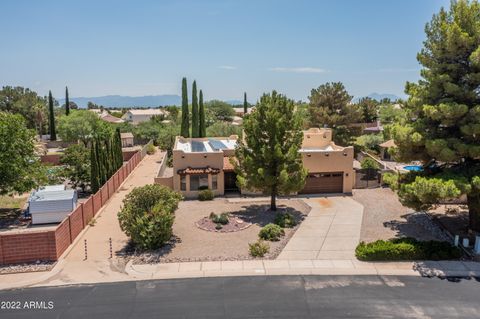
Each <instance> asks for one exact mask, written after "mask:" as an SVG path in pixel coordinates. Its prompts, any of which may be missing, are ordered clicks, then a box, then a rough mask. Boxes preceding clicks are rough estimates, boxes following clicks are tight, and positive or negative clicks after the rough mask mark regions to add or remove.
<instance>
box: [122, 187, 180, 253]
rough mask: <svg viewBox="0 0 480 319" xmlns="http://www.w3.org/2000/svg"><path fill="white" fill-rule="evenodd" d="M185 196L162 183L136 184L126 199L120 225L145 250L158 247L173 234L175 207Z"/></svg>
mask: <svg viewBox="0 0 480 319" xmlns="http://www.w3.org/2000/svg"><path fill="white" fill-rule="evenodd" d="M181 199H182V195H180V194H179V193H177V192H174V191H172V190H171V189H170V188H168V187H165V186H162V185H157V184H154V185H146V186H143V187H136V188H134V189H133V190H132V192H130V194H128V195H127V196H126V197H125V199H124V200H123V208H122V210H121V211H120V212H119V213H118V220H119V222H120V228H121V229H122V230H123V231H124V232H125V233H126V234H127V236H129V237H130V239H131V240H132V242H133V243H134V244H135V245H137V246H138V247H140V248H142V249H156V248H159V247H160V246H162V245H163V244H164V243H165V242H166V241H168V240H169V239H170V237H171V236H172V226H173V221H174V218H175V215H174V213H175V210H176V209H177V207H178V202H179V201H180V200H181Z"/></svg>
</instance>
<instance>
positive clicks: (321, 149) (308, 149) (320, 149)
mask: <svg viewBox="0 0 480 319" xmlns="http://www.w3.org/2000/svg"><path fill="white" fill-rule="evenodd" d="M338 150H339V149H335V148H333V146H332V145H327V146H324V147H305V148H302V149H300V151H299V152H301V153H308V152H310V153H312V152H333V151H338Z"/></svg>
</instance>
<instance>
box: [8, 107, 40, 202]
mask: <svg viewBox="0 0 480 319" xmlns="http://www.w3.org/2000/svg"><path fill="white" fill-rule="evenodd" d="M40 166H41V165H40V163H39V161H38V156H37V155H36V154H35V131H34V130H31V129H28V128H27V126H26V123H25V119H24V118H23V117H22V116H21V115H20V114H11V113H8V112H1V111H0V194H11V193H14V192H18V193H23V192H28V191H30V190H31V189H32V188H34V187H37V186H38V185H39V183H40V182H41V181H42V180H45V176H41V175H43V173H42V170H41V169H40Z"/></svg>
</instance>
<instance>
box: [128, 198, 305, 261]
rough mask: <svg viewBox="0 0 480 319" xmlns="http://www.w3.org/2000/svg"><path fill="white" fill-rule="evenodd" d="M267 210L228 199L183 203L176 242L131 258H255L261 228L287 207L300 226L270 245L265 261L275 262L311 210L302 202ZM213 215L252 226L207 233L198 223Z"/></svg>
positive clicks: (288, 202) (265, 203)
mask: <svg viewBox="0 0 480 319" xmlns="http://www.w3.org/2000/svg"><path fill="white" fill-rule="evenodd" d="M268 208H269V202H268V201H261V202H259V201H257V202H255V203H230V202H228V200H226V199H225V198H216V199H215V200H213V201H205V202H199V201H188V200H187V201H183V202H181V203H180V205H179V208H178V210H177V211H176V213H175V222H174V224H173V233H174V235H175V236H176V239H175V242H172V243H169V244H167V245H166V246H164V247H162V248H161V249H158V250H156V251H151V252H135V253H133V254H131V255H130V257H131V258H132V259H133V262H134V263H135V264H141V263H160V262H180V261H227V260H248V259H252V257H251V256H250V254H249V250H248V244H249V243H253V242H256V241H257V240H258V233H259V231H260V229H261V228H262V227H263V226H265V225H267V224H268V223H273V221H274V220H275V216H276V214H277V213H278V212H281V211H282V210H284V209H287V208H288V210H289V212H290V213H291V214H292V215H293V216H294V217H295V218H296V220H297V222H298V224H297V226H296V227H294V228H285V236H283V237H282V238H281V240H280V241H277V242H268V244H269V245H270V252H269V254H267V255H266V256H265V257H264V259H273V258H275V257H276V256H278V254H279V253H280V252H281V251H282V249H283V247H285V245H286V244H287V242H288V240H289V239H290V237H291V236H292V235H293V234H294V233H295V231H296V230H297V228H298V227H299V225H300V224H301V221H302V220H303V219H304V218H305V216H306V215H307V214H308V213H309V211H310V207H309V206H308V205H306V204H305V203H304V202H303V201H302V200H286V199H280V200H279V201H278V211H277V212H272V211H270V210H269V209H268ZM211 212H214V213H215V214H221V213H229V214H230V218H238V219H241V220H243V221H244V223H246V224H250V226H249V227H247V228H245V229H243V230H242V231H235V232H213V231H205V230H203V229H200V228H199V227H197V226H196V224H195V221H198V220H200V219H203V218H204V217H205V216H208V215H209V214H210V213H211ZM225 226H226V225H225ZM225 226H224V227H225Z"/></svg>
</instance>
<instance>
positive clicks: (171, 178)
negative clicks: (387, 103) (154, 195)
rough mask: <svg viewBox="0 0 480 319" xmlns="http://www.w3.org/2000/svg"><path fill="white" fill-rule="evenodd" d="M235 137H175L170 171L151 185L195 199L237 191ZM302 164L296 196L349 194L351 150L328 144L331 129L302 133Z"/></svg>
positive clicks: (351, 168)
mask: <svg viewBox="0 0 480 319" xmlns="http://www.w3.org/2000/svg"><path fill="white" fill-rule="evenodd" d="M237 140H238V136H236V135H232V136H230V137H215V138H183V137H177V138H176V140H175V145H174V148H173V161H172V162H173V168H172V169H170V170H168V172H166V171H163V170H161V171H160V172H159V176H157V177H156V178H155V182H156V183H159V184H163V185H166V186H169V187H171V188H173V189H174V190H176V191H179V192H181V193H182V194H183V195H184V196H185V197H187V198H195V197H196V196H198V191H199V190H201V189H204V188H209V189H211V190H212V191H213V192H214V194H215V195H216V196H218V195H224V194H225V192H232V191H236V192H239V191H240V192H241V193H244V194H249V193H250V192H246V191H244V190H239V189H238V187H237V185H236V173H235V171H234V166H233V164H232V162H233V161H234V160H235V158H234V155H235V147H236V145H237ZM300 153H301V154H302V159H303V164H304V166H305V168H306V169H307V170H308V172H309V173H308V177H307V179H306V183H305V187H304V188H303V189H302V190H301V191H300V192H299V193H350V192H351V191H352V186H353V181H354V180H355V178H354V170H353V147H352V146H350V147H341V146H337V145H335V143H333V142H332V131H331V129H318V128H311V129H309V130H307V131H304V139H303V143H302V148H301V149H300Z"/></svg>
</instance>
